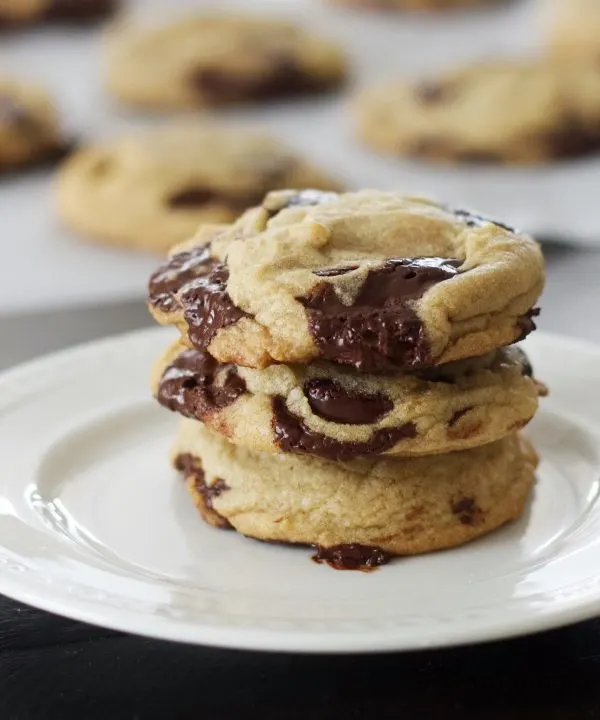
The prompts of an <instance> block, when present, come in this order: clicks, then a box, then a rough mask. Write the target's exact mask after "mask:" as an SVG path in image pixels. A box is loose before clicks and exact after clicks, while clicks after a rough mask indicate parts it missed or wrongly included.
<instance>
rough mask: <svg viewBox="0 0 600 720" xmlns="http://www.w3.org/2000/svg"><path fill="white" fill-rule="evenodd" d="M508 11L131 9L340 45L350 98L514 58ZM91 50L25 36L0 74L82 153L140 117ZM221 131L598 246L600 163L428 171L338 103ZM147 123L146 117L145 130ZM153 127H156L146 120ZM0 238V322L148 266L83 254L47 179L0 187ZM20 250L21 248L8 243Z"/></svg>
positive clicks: (286, 106) (528, 44)
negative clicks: (240, 14) (42, 103)
mask: <svg viewBox="0 0 600 720" xmlns="http://www.w3.org/2000/svg"><path fill="white" fill-rule="evenodd" d="M543 2H545V0H512V1H511V2H508V1H507V2H503V3H498V5H497V6H496V7H493V8H491V9H489V10H487V11H477V10H472V11H469V12H449V13H428V14H425V15H423V14H419V13H397V14H395V15H394V14H386V13H376V12H359V11H352V10H347V9H344V8H335V7H331V6H329V5H328V4H327V3H326V2H325V0H253V1H252V3H249V2H248V0H170V1H169V2H168V3H165V1H164V0H129V2H128V3H127V7H128V8H130V9H131V11H132V12H133V13H135V14H138V15H140V16H142V18H153V17H154V16H156V15H158V16H159V17H164V16H167V17H168V16H170V15H177V14H178V13H180V12H183V11H184V10H186V9H187V8H195V9H196V11H199V10H200V11H202V10H207V11H210V10H214V9H215V8H217V9H218V10H219V11H231V10H235V9H236V8H238V9H239V8H242V9H243V10H244V11H245V12H249V11H252V12H256V13H258V14H267V15H268V14H279V15H285V16H289V17H291V18H292V19H297V20H298V21H299V22H301V23H303V24H305V25H307V26H308V27H313V28H314V29H316V30H318V31H319V32H320V33H322V34H324V35H328V36H331V37H333V38H335V39H336V40H338V41H339V42H340V43H341V44H342V45H343V46H344V47H345V48H346V49H347V51H348V54H349V56H350V59H351V63H352V77H353V83H352V85H353V86H352V87H350V88H349V89H348V95H351V94H352V92H353V91H354V89H355V88H356V87H364V86H367V85H369V84H371V83H373V82H376V81H378V80H381V79H382V78H386V77H395V76H398V75H408V76H420V75H421V74H422V73H429V72H434V73H435V72H438V71H439V70H440V69H441V68H444V67H448V66H451V65H454V64H457V63H463V62H470V61H472V60H476V59H479V58H486V57H494V58H496V57H498V56H513V55H521V54H523V53H529V52H531V51H535V50H536V48H538V47H539V45H540V44H542V42H543V32H542V28H541V23H540V17H539V16H540V13H539V12H538V7H537V6H538V5H539V4H540V3H543ZM101 65H102V43H101V33H100V31H99V30H97V29H91V30H77V31H68V30H61V29H52V30H44V29H41V30H33V31H31V32H27V33H19V34H17V35H7V36H6V37H4V36H3V38H2V46H1V47H0V66H1V67H2V68H3V72H6V73H10V74H11V75H15V76H19V77H23V78H30V79H32V80H39V81H41V82H43V83H44V84H46V85H47V86H48V87H49V88H50V89H51V90H52V92H53V94H54V96H55V97H56V99H57V101H58V103H59V105H60V107H61V108H62V110H63V113H64V117H65V120H66V122H67V124H68V126H69V129H70V131H71V132H72V133H73V134H74V135H77V136H79V137H81V138H83V139H84V140H88V139H89V140H93V139H95V138H100V137H109V136H111V135H114V134H118V133H121V132H123V131H126V130H129V129H131V128H132V127H137V126H139V125H140V123H142V124H145V123H146V121H147V120H149V118H146V117H144V116H142V115H139V114H136V113H129V114H127V113H121V112H119V109H118V108H117V107H116V106H115V105H114V104H113V103H111V101H110V98H108V97H107V96H106V95H105V94H104V92H103V90H102V87H101V83H100V77H101ZM216 117H218V118H219V122H225V123H232V124H234V125H235V124H238V123H239V124H244V125H250V126H257V127H264V128H267V129H268V130H270V131H271V132H272V133H273V134H274V135H275V136H279V137H281V138H282V139H283V140H285V141H286V142H287V143H288V144H289V145H291V146H292V147H295V148H297V149H298V150H299V151H301V152H302V153H304V154H305V155H306V156H307V157H309V158H312V159H313V160H315V161H318V162H320V163H323V164H325V165H326V166H328V167H329V168H330V170H331V172H334V173H336V174H337V175H338V176H339V178H340V179H341V180H342V181H343V182H345V183H346V184H347V186H348V187H349V188H361V187H377V188H382V189H399V190H402V191H404V192H412V193H423V194H428V195H432V196H434V197H438V198H440V199H441V200H445V201H447V202H449V203H452V204H458V205H460V206H468V207H472V208H476V209H477V210H479V211H481V212H482V213H484V214H488V215H490V216H492V217H497V218H499V219H501V220H504V221H505V222H509V223H511V224H513V225H515V226H517V227H521V228H523V229H526V230H528V231H530V232H532V233H534V234H538V235H540V236H545V235H547V236H557V237H561V239H564V240H566V241H574V242H585V243H589V244H594V245H597V244H598V242H599V238H600V213H598V212H597V211H596V205H597V203H596V197H597V191H598V178H599V177H600V159H599V157H598V156H596V157H592V158H588V159H585V160H581V161H576V162H566V163H557V164H550V165H548V166H544V167H540V168H517V169H514V168H508V167H500V168H498V167H467V168H465V167H463V168H456V167H439V166H435V165H427V164H423V163H419V162H409V161H403V160H397V159H393V158H386V157H379V156H378V155H376V154H374V153H372V152H370V151H369V150H367V149H364V148H362V147H360V145H359V144H358V143H357V142H356V140H355V139H354V138H353V133H352V120H351V113H350V110H349V109H348V107H347V96H346V95H344V94H343V93H341V94H337V95H336V94H333V95H331V96H327V97H324V98H321V99H318V100H307V101H306V102H304V101H302V102H281V103H272V104H266V105H264V106H260V107H253V108H247V109H244V110H240V109H232V110H231V111H223V112H221V113H218V114H217V115H216ZM150 119H151V120H154V118H150ZM157 120H158V121H159V122H160V121H162V120H164V118H157ZM0 226H1V227H2V231H3V234H4V236H5V237H7V238H10V239H11V241H10V242H6V243H5V244H4V247H3V261H4V264H5V266H11V267H14V268H27V282H26V283H24V282H23V272H14V273H8V274H7V275H6V276H5V277H4V278H3V282H2V283H1V284H0V313H7V312H10V313H13V312H23V311H28V310H30V311H36V310H41V309H48V308H56V307H70V306H74V305H77V304H83V303H86V304H90V303H98V302H108V301H118V300H128V299H138V298H139V299H142V291H141V288H143V287H144V283H145V281H146V278H147V277H148V274H149V273H150V271H151V269H152V268H153V267H154V266H155V265H156V260H155V258H152V257H148V256H144V255H143V254H136V253H132V252H127V251H118V250H116V249H111V248H108V247H102V246H101V245H95V244H91V243H84V242H81V241H80V240H79V239H78V238H77V237H75V236H74V234H70V233H68V232H66V231H65V229H64V228H63V227H61V225H60V224H59V222H58V221H57V219H56V217H55V211H54V208H53V198H52V188H51V173H49V172H40V173H36V174H27V175H23V176H20V177H19V178H18V180H15V179H13V178H11V179H9V180H7V181H6V182H3V183H2V185H1V187H0ZM15 238H18V241H16V240H15Z"/></svg>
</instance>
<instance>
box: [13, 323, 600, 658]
mask: <svg viewBox="0 0 600 720" xmlns="http://www.w3.org/2000/svg"><path fill="white" fill-rule="evenodd" d="M169 335H170V334H169V333H168V331H165V330H153V331H150V332H148V331H146V332H143V333H137V334H133V335H128V336H123V337H118V338H114V339H109V340H106V341H103V342H100V343H95V344H92V345H88V346H84V347H82V348H80V349H76V350H73V351H68V352H64V353H60V354H58V355H54V356H51V357H49V358H47V359H43V360H40V361H37V362H35V363H33V364H29V365H26V366H23V367H21V368H18V369H16V370H14V371H12V372H10V373H8V374H6V375H4V376H3V377H2V378H1V379H0V467H2V474H1V476H0V592H2V593H5V594H6V595H9V596H11V597H13V598H16V599H18V600H21V601H24V602H26V603H30V604H32V605H36V606H38V607H40V608H44V609H46V610H50V611H52V612H56V613H60V614H62V615H66V616H69V617H72V618H76V619H78V620H85V621H88V622H91V623H96V624H99V625H104V626H106V627H110V628H117V629H120V630H125V631H130V632H134V633H140V634H143V635H149V636H153V637H158V638H166V639H170V640H178V641H184V642H192V643H202V644H208V645H219V646H226V647H237V648H254V649H268V650H283V651H316V652H351V651H376V650H407V649H411V648H423V647H433V646H447V645H455V644H459V643H467V642H477V641H481V640H486V639H492V638H502V637H508V636H511V635H518V634H521V633H528V632H533V631H537V630H542V629H545V628H551V627H555V626H558V625H563V624H566V623H571V622H574V621H576V620H582V619H584V618H588V617H591V616H593V615H596V614H600V569H599V568H600V501H599V496H600V423H599V421H600V410H599V407H600V348H597V347H594V346H591V345H587V344H584V343H581V342H577V341H575V340H570V339H569V340H566V339H562V338H559V337H555V336H550V335H543V334H538V335H536V336H534V337H533V338H532V339H531V340H529V341H527V350H528V352H529V353H530V356H531V358H532V360H533V363H534V365H535V367H536V369H537V374H538V376H539V377H540V378H543V379H544V380H545V381H547V382H548V383H549V385H550V386H551V388H552V395H551V397H550V398H548V399H547V400H545V401H544V402H543V409H542V411H541V412H540V414H539V416H538V417H537V418H536V420H535V421H534V423H533V425H532V427H531V428H530V430H529V433H530V435H531V437H532V439H533V440H534V442H535V444H536V446H537V447H538V449H539V451H540V452H541V455H542V458H543V462H542V464H541V466H540V469H539V474H538V483H537V486H536V489H535V494H534V498H533V501H532V503H531V506H530V508H529V510H528V512H527V514H526V517H524V518H523V519H521V520H520V521H518V522H516V523H514V524H512V525H510V526H509V527H506V528H504V529H503V530H500V531H499V532H497V533H495V534H493V535H491V536H489V537H487V538H484V539H482V540H479V541H476V542H474V543H472V544H470V545H468V546H465V547H463V548H459V549H455V550H451V551H447V552H441V553H437V554H432V555H428V556H423V557H416V558H407V559H397V560H395V561H393V562H392V563H391V564H389V565H386V566H385V567H383V568H381V569H380V570H379V571H378V572H375V573H371V574H362V573H356V572H336V571H334V570H331V569H330V568H328V567H326V566H325V567H324V566H319V565H315V564H314V563H312V562H311V561H310V559H309V555H310V553H309V551H307V550H306V549H297V548H286V547H280V546H276V545H269V544H263V543H259V542H256V541H253V540H250V539H247V538H243V537H241V536H239V535H237V534H235V533H227V532H223V531H220V530H216V529H213V528H210V527H208V526H206V525H205V524H204V523H203V522H202V521H201V520H200V518H199V517H198V516H197V514H196V510H195V508H194V507H193V506H192V503H191V501H190V500H189V498H188V496H187V494H186V492H185V490H184V487H183V483H182V482H181V480H180V479H179V478H178V477H177V476H176V474H175V473H174V472H173V471H172V470H171V469H170V468H169V465H168V463H167V451H168V447H169V442H170V440H171V435H172V433H173V430H174V427H175V423H176V418H175V417H174V416H173V415H171V414H170V413H168V412H167V411H163V410H162V409H161V408H159V407H158V406H157V405H156V403H155V402H154V401H153V400H152V399H151V398H150V397H149V391H148V388H147V384H146V380H147V375H148V367H149V365H150V363H151V361H152V359H153V357H154V356H155V355H157V353H159V351H160V350H161V349H162V348H164V346H165V344H166V343H167V340H168V336H169Z"/></svg>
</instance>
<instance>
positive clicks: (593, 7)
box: [545, 0, 600, 63]
mask: <svg viewBox="0 0 600 720" xmlns="http://www.w3.org/2000/svg"><path fill="white" fill-rule="evenodd" d="M545 10H546V11H547V12H546V18H545V19H546V22H547V23H548V24H549V28H550V29H549V46H550V51H551V53H552V55H554V56H555V57H556V58H558V59H560V60H564V61H570V60H576V61H583V62H587V61H590V62H596V63H598V62H600V2H599V1H598V0H558V1H557V0H553V1H552V2H550V3H549V4H546V6H545Z"/></svg>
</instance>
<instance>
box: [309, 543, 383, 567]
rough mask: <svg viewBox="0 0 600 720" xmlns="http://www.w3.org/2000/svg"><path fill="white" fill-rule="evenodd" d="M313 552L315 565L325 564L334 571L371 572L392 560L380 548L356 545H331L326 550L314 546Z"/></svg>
mask: <svg viewBox="0 0 600 720" xmlns="http://www.w3.org/2000/svg"><path fill="white" fill-rule="evenodd" d="M315 550H316V553H315V554H314V555H313V557H312V559H313V560H314V561H315V562H316V563H327V565H329V566H330V567H332V568H334V569H335V570H361V571H362V572H371V571H373V570H376V569H377V568H378V567H379V566H380V565H385V564H386V563H388V562H389V561H390V560H391V559H392V555H391V554H390V553H388V552H386V551H385V550H382V549H381V548H380V547H376V546H374V545H359V544H358V543H349V544H347V545H333V546H332V547H328V548H326V547H321V546H320V545H315Z"/></svg>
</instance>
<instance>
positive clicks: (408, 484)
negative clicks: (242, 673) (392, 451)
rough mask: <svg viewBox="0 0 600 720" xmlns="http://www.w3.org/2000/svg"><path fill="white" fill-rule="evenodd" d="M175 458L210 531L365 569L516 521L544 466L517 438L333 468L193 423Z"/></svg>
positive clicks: (183, 429) (183, 432) (185, 427)
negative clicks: (248, 445) (247, 444)
mask: <svg viewBox="0 0 600 720" xmlns="http://www.w3.org/2000/svg"><path fill="white" fill-rule="evenodd" d="M172 460H173V464H174V465H175V467H176V468H177V469H179V470H181V471H182V472H183V473H184V475H185V477H186V483H187V487H188V489H189V491H190V493H191V495H192V497H193V499H194V502H195V504H196V506H197V507H198V509H199V511H200V513H201V515H202V517H203V518H204V519H205V520H206V521H207V522H208V523H210V524H211V525H215V526H217V527H232V528H234V529H235V530H237V531H238V532H240V533H242V534H244V535H247V536H250V537H253V538H257V539H260V540H270V541H275V542H285V543H294V544H303V545H314V546H317V547H318V555H317V558H316V559H322V560H325V561H327V562H329V563H330V564H334V565H335V564H336V562H337V565H338V566H341V565H342V566H343V565H345V562H344V556H345V555H348V554H349V555H350V556H353V555H354V556H355V557H354V561H353V560H352V557H350V558H349V562H355V563H356V565H357V566H359V565H360V566H365V565H366V566H367V567H369V564H370V563H371V564H375V565H377V564H382V563H383V562H385V560H386V559H387V557H388V555H413V554H417V553H425V552H430V551H433V550H440V549H443V548H448V547H453V546H456V545H461V544H463V543H465V542H468V541H470V540H473V539H474V538H476V537H478V536H480V535H484V534H485V533H488V532H490V531H492V530H494V529H496V528H498V527H500V526H501V525H504V524H505V523H507V522H509V521H510V520H513V519H515V518H517V517H519V516H520V515H521V514H522V513H523V511H524V508H525V506H526V503H527V500H528V498H529V494H530V491H531V488H532V486H533V483H534V472H535V468H536V466H537V461H538V460H537V455H536V453H535V450H534V449H533V447H532V446H531V444H530V443H529V441H528V440H526V439H525V438H523V437H521V436H519V435H518V434H512V435H510V436H508V437H506V438H504V439H502V440H499V441H498V442H495V443H492V444H490V445H485V446H483V447H479V448H476V449H473V450H466V451H462V452H455V453H450V454H446V455H437V456H432V457H419V458H381V457H380V458H378V459H368V460H355V461H353V462H350V463H332V462H329V461H325V460H320V459H318V458H313V457H307V456H302V457H298V456H294V455H285V454H280V455H275V454H271V453H258V452H252V451H250V450H247V449H245V448H243V447H239V446H236V445H232V444H231V443H230V442H229V441H228V440H226V439H224V438H222V437H221V436H219V435H217V434H215V433H214V432H213V431H211V430H208V429H207V428H206V427H205V426H203V425H202V424H201V423H199V422H197V421H195V420H188V419H185V420H183V421H182V423H181V426H180V429H179V433H178V436H177V439H176V442H175V446H174V447H173V450H172ZM349 545H350V546H352V547H351V548H350V549H348V546H349ZM336 553H337V555H336ZM362 555H364V558H362V560H361V557H362Z"/></svg>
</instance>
